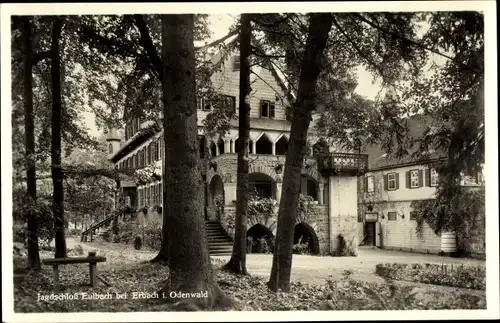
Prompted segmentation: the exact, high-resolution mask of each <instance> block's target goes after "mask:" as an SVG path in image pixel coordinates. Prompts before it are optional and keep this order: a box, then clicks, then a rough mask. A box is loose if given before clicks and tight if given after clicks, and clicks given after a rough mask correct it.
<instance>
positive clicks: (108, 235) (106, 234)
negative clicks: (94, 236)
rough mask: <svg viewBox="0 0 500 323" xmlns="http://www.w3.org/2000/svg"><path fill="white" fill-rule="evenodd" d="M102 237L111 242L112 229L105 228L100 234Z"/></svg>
mask: <svg viewBox="0 0 500 323" xmlns="http://www.w3.org/2000/svg"><path fill="white" fill-rule="evenodd" d="M101 237H102V239H103V240H104V241H106V242H111V237H112V229H109V228H108V229H106V231H104V232H103V233H102V235H101Z"/></svg>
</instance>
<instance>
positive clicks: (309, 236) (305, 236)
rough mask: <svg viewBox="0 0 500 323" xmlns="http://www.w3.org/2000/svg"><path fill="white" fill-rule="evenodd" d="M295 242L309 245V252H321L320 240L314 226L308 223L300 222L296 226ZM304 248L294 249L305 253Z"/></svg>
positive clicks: (313, 253) (312, 253)
mask: <svg viewBox="0 0 500 323" xmlns="http://www.w3.org/2000/svg"><path fill="white" fill-rule="evenodd" d="M293 244H294V245H297V244H303V245H307V254H310V255H317V254H319V240H318V237H317V236H316V233H314V230H313V228H311V226H310V225H308V224H306V223H299V224H297V225H296V226H295V230H294V234H293ZM303 251H304V250H294V253H303Z"/></svg>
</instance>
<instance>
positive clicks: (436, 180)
mask: <svg viewBox="0 0 500 323" xmlns="http://www.w3.org/2000/svg"><path fill="white" fill-rule="evenodd" d="M438 183H439V174H438V172H437V170H436V169H435V168H432V169H431V186H438Z"/></svg>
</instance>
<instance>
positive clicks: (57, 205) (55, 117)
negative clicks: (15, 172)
mask: <svg viewBox="0 0 500 323" xmlns="http://www.w3.org/2000/svg"><path fill="white" fill-rule="evenodd" d="M52 28H53V29H52V45H51V84H52V149H51V162H52V165H51V166H52V167H51V168H52V183H53V188H54V191H53V199H54V221H55V246H56V251H55V256H56V257H66V255H67V252H66V239H65V237H64V186H63V172H62V167H61V115H62V103H61V83H62V78H61V60H60V55H61V54H60V47H59V41H60V39H61V31H62V28H63V21H62V20H61V18H59V17H55V18H54V23H53V27H52Z"/></svg>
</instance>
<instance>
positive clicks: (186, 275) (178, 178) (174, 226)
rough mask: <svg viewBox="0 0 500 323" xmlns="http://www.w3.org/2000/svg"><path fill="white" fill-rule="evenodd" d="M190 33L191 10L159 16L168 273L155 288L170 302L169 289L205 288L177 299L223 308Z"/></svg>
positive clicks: (227, 301)
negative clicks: (211, 250) (208, 225)
mask: <svg viewBox="0 0 500 323" xmlns="http://www.w3.org/2000/svg"><path fill="white" fill-rule="evenodd" d="M193 33H194V15H163V16H162V44H163V64H164V65H166V66H165V71H167V73H165V74H164V81H163V82H162V83H163V84H162V87H163V114H164V118H165V128H164V136H165V179H166V181H165V182H164V185H165V186H167V190H166V194H165V195H166V200H167V201H168V203H166V210H165V211H166V212H167V217H168V227H167V230H168V266H169V270H170V274H169V278H168V283H167V285H166V286H163V287H162V288H161V290H160V292H164V295H166V296H167V298H166V299H165V300H166V301H172V302H178V301H179V299H178V298H169V294H170V292H183V293H197V292H207V294H208V297H207V298H190V299H184V300H183V301H182V302H181V303H183V304H186V303H185V302H188V303H194V304H196V305H197V306H199V307H202V308H223V307H228V306H231V305H232V301H231V300H230V299H229V298H228V297H227V296H226V295H225V294H224V292H223V291H222V290H221V289H220V287H219V286H218V284H217V281H216V279H215V274H214V271H213V269H212V265H211V263H210V257H209V255H208V244H207V236H206V230H205V221H204V219H203V205H202V201H203V183H202V178H201V174H200V172H199V163H200V159H199V149H198V140H197V137H198V125H197V109H196V82H195V57H194V43H193V41H194V39H193ZM184 301H185V302H184ZM177 309H180V308H179V307H178V308H177Z"/></svg>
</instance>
